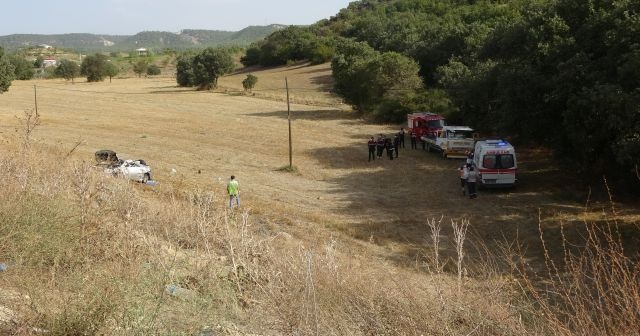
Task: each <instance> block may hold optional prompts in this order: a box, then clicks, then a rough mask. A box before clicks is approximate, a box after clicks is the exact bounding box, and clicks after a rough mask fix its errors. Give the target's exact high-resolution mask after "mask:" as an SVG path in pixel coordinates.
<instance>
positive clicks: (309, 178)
mask: <svg viewBox="0 0 640 336" xmlns="http://www.w3.org/2000/svg"><path fill="white" fill-rule="evenodd" d="M325 75H326V74H325V73H322V72H319V73H318V75H317V76H325ZM312 78H313V77H312ZM34 84H36V85H38V106H39V111H40V113H41V115H42V125H41V126H40V127H39V129H38V130H37V131H36V133H35V134H36V138H37V139H38V140H39V141H41V142H43V143H46V144H50V145H52V146H56V147H61V148H68V149H71V148H72V147H73V145H74V143H75V142H76V141H82V145H81V146H80V147H79V149H78V150H77V151H76V152H75V154H74V155H75V157H76V158H78V159H83V160H92V154H93V152H94V151H96V150H99V149H113V150H116V151H117V152H118V153H119V154H120V156H121V157H124V158H144V159H145V160H147V161H148V162H149V163H150V164H151V165H152V166H153V169H154V177H155V179H157V180H159V181H160V185H161V186H162V185H163V184H164V185H166V184H170V183H173V184H174V185H175V182H176V180H178V179H182V180H183V181H185V183H186V185H189V186H192V187H195V186H198V188H203V189H213V190H219V191H220V193H221V206H222V203H223V202H224V200H223V199H224V197H223V196H222V192H223V188H224V183H225V181H226V179H227V178H228V176H229V175H231V174H235V175H236V176H238V179H239V181H240V183H241V188H242V193H243V202H244V205H245V206H246V207H248V208H249V209H253V211H256V212H259V213H265V214H271V215H274V216H279V217H280V218H282V219H283V220H287V221H289V222H290V223H296V222H299V221H306V222H313V223H316V224H318V225H324V226H326V227H329V228H331V229H335V230H338V231H341V232H344V233H347V234H349V235H350V236H353V237H356V238H358V239H362V240H365V241H371V242H375V243H377V244H383V245H387V246H389V251H390V255H391V257H392V258H394V259H395V258H402V259H404V258H405V257H411V256H413V255H414V254H415V251H416V249H420V245H421V244H422V243H423V242H424V239H426V230H425V227H424V223H425V220H426V219H427V218H440V217H441V216H444V219H445V224H446V226H447V227H448V223H449V220H450V219H456V218H461V217H467V218H470V220H471V225H472V228H471V230H472V231H474V232H475V233H477V234H478V235H479V236H480V237H482V238H484V239H485V242H489V243H491V242H492V241H494V240H496V239H497V240H502V239H507V240H511V239H513V238H514V237H515V236H516V233H517V234H518V235H519V236H520V238H521V239H522V240H523V241H524V242H525V243H531V245H532V246H534V245H536V244H537V239H538V236H537V225H538V210H539V209H541V211H542V213H543V214H544V217H545V218H546V217H548V216H550V215H553V216H555V215H557V213H559V212H566V213H568V214H570V215H569V216H568V217H567V219H569V220H575V219H578V217H576V214H578V213H580V212H581V208H582V204H581V203H580V202H577V201H576V202H573V201H568V200H567V194H559V192H558V191H559V190H560V191H562V188H561V187H559V186H557V185H559V184H561V183H554V182H551V183H550V182H549V179H550V178H551V179H553V177H554V176H555V175H554V174H557V172H554V171H548V170H545V169H544V168H545V166H544V162H541V161H540V159H541V157H542V156H541V155H540V154H538V155H533V156H530V155H524V156H522V157H521V162H520V164H521V172H522V173H521V174H520V180H521V185H520V186H519V187H518V188H517V189H516V190H515V191H512V192H509V191H487V192H481V193H480V197H479V198H478V199H476V200H469V199H467V198H463V197H462V195H460V191H459V187H458V178H457V172H456V170H455V169H456V167H457V166H458V165H459V163H460V162H459V161H455V160H442V159H440V158H439V157H438V156H437V155H435V154H433V153H431V154H430V153H426V152H423V151H422V150H409V149H408V148H407V149H403V150H401V151H400V157H399V159H397V160H393V161H389V160H388V159H384V160H379V161H375V162H371V163H369V162H367V149H366V139H367V138H368V137H370V136H372V135H375V134H378V133H386V134H391V133H392V132H395V131H397V127H396V126H380V125H371V124H367V123H364V122H362V121H361V120H360V119H358V118H356V117H355V116H353V115H352V114H351V113H350V112H347V111H343V110H340V109H337V108H335V107H331V108H319V107H313V106H307V105H292V110H293V112H292V114H293V118H294V121H293V138H294V165H295V166H296V167H297V168H298V169H299V173H298V174H289V173H284V172H281V171H278V170H279V168H281V167H283V166H285V165H287V164H288V154H287V153H288V152H287V150H288V144H287V119H286V117H287V113H286V104H284V103H282V102H278V101H273V100H264V99H256V98H253V97H246V96H238V95H236V96H232V95H227V94H221V93H208V92H195V91H191V90H185V89H179V88H176V87H175V82H174V80H173V79H120V80H115V81H114V83H112V84H109V83H108V82H104V83H77V84H75V85H71V84H69V83H65V82H64V81H29V82H20V81H16V82H14V84H13V86H12V87H11V90H10V91H9V92H8V93H5V94H3V95H1V96H0V101H1V102H2V103H1V104H0V125H1V126H0V132H2V133H1V134H0V135H2V136H12V134H14V133H15V131H14V130H15V128H16V126H17V121H16V119H15V118H14V116H16V115H20V113H21V111H23V110H24V109H26V108H30V107H32V106H33V85H34ZM223 85H224V82H223ZM294 90H295V87H294ZM298 94H303V91H301V92H299V93H298ZM407 145H408V142H407ZM171 169H176V170H177V172H178V174H177V176H170V174H169V172H170V171H171ZM198 172H199V173H198ZM545 181H546V182H545ZM165 182H166V183H165ZM580 197H581V196H580V195H579V196H577V197H575V198H576V199H580ZM625 220H627V221H629V222H637V220H638V216H637V215H634V212H633V211H631V212H630V213H629V215H628V216H627V217H625ZM545 223H546V224H545V227H548V229H549V230H551V232H554V231H557V225H556V224H554V223H555V222H554V221H550V222H548V223H547V222H545Z"/></svg>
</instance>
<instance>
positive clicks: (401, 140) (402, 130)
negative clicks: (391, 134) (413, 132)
mask: <svg viewBox="0 0 640 336" xmlns="http://www.w3.org/2000/svg"><path fill="white" fill-rule="evenodd" d="M404 134H405V132H404V128H402V127H401V128H400V132H398V135H399V136H400V146H402V148H404Z"/></svg>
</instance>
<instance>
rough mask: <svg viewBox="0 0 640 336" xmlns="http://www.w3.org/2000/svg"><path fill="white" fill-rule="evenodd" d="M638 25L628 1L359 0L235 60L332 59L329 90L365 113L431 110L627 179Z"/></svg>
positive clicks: (634, 121) (638, 121)
mask: <svg viewBox="0 0 640 336" xmlns="http://www.w3.org/2000/svg"><path fill="white" fill-rule="evenodd" d="M639 30H640V2H637V1H616V0H605V1H596V0H588V1H584V0H580V1H578V0H556V1H551V0H537V1H454V0H449V1H436V0H366V1H358V2H352V3H351V4H350V5H349V6H348V7H347V8H345V9H343V10H341V11H340V12H339V13H338V14H337V15H336V16H334V17H332V18H330V19H328V20H323V21H320V22H318V23H316V24H315V25H313V26H311V27H304V28H301V27H289V28H288V29H285V30H282V31H278V32H276V33H274V34H272V35H271V36H269V37H268V38H267V39H265V40H264V41H261V42H258V43H256V44H254V45H253V47H252V48H250V49H249V50H248V51H247V56H246V57H245V58H244V59H243V61H244V62H245V64H256V63H262V64H263V65H271V64H282V63H285V62H286V61H287V60H289V59H302V58H307V59H311V60H314V59H315V60H316V61H318V62H320V61H323V60H332V61H333V70H334V77H335V78H336V91H337V92H338V93H340V94H341V95H342V96H343V97H344V98H345V101H346V102H348V103H350V104H352V105H353V106H354V107H355V108H356V109H358V110H360V111H361V112H362V113H364V114H371V115H373V116H375V117H376V118H378V119H381V120H392V121H393V120H395V121H401V120H403V118H404V115H405V114H406V113H407V112H411V111H415V110H432V111H434V112H438V113H443V114H445V115H447V117H448V118H449V120H451V121H453V122H462V123H465V124H469V125H472V126H474V127H476V128H478V129H480V130H481V131H482V132H483V133H485V134H493V135H499V136H507V137H510V138H511V139H512V140H514V141H515V142H516V143H520V144H525V143H526V144H533V145H543V146H547V147H551V148H553V149H554V150H555V152H556V154H557V155H558V157H559V158H561V159H562V160H563V161H564V162H566V163H569V164H571V166H572V167H573V168H572V169H576V170H578V171H580V172H582V173H584V175H585V176H591V177H596V176H601V175H602V174H608V175H609V176H612V175H617V176H619V177H622V178H623V179H629V180H631V179H633V180H634V181H635V180H636V175H637V166H638V160H639V159H638V158H639V157H640V109H639V106H640V89H639V87H640V31H639ZM319 56H320V57H319ZM415 78H419V79H420V83H419V84H416V81H415ZM634 183H636V182H634Z"/></svg>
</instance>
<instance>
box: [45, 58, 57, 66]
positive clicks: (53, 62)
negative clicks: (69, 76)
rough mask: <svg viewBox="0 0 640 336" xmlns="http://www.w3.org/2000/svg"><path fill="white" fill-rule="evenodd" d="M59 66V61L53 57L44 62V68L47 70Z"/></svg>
mask: <svg viewBox="0 0 640 336" xmlns="http://www.w3.org/2000/svg"><path fill="white" fill-rule="evenodd" d="M56 65H58V61H57V60H56V59H55V58H53V57H46V58H45V59H44V60H43V61H42V66H43V67H45V68H48V67H52V66H56Z"/></svg>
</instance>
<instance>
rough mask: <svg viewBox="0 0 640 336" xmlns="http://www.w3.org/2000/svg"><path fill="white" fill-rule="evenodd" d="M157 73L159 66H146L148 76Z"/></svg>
mask: <svg viewBox="0 0 640 336" xmlns="http://www.w3.org/2000/svg"><path fill="white" fill-rule="evenodd" d="M159 74H160V67H158V66H157V65H155V64H151V65H149V67H148V68H147V75H149V76H157V75H159Z"/></svg>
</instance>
